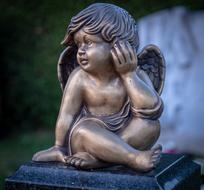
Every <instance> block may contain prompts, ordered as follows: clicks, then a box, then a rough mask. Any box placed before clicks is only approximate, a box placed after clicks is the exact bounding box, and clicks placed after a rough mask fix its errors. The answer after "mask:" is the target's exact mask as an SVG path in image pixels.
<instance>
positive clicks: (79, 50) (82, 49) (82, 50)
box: [78, 47, 86, 56]
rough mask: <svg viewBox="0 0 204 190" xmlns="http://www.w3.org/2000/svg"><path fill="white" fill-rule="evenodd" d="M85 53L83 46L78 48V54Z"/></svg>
mask: <svg viewBox="0 0 204 190" xmlns="http://www.w3.org/2000/svg"><path fill="white" fill-rule="evenodd" d="M85 53H86V51H85V48H84V47H81V48H79V49H78V54H79V56H82V55H84V54H85Z"/></svg>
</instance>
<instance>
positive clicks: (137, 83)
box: [33, 3, 165, 171]
mask: <svg viewBox="0 0 204 190" xmlns="http://www.w3.org/2000/svg"><path fill="white" fill-rule="evenodd" d="M62 44H64V45H65V46H66V48H65V50H64V51H63V52H62V54H61V56H60V58H59V62H58V77H59V80H60V84H61V87H62V90H63V98H62V103H61V108H60V111H59V116H58V119H57V123H56V130H55V139H56V140H55V145H54V146H53V147H51V148H50V149H48V150H44V151H40V152H38V153H36V154H35V155H34V156H33V161H60V162H64V163H67V164H69V165H72V166H74V167H76V168H79V169H93V168H100V167H106V166H109V165H111V164H123V165H126V166H129V167H131V168H133V169H135V170H139V171H148V170H151V169H152V168H153V167H155V166H156V164H157V163H158V162H159V159H160V154H161V151H162V147H161V145H155V146H153V145H154V144H155V142H156V141H157V139H158V137H159V134H160V123H159V120H158V119H159V117H160V115H161V113H162V111H163V103H162V100H161V98H160V96H159V95H160V94H161V92H162V89H163V84H164V78H165V61H164V58H163V56H162V54H161V52H160V50H159V48H158V47H156V46H154V45H148V46H146V47H145V48H144V49H143V50H142V51H141V52H140V53H137V49H138V45H139V38H138V32H137V25H136V23H135V20H134V19H133V18H132V17H131V16H130V15H129V13H128V12H127V11H125V10H124V9H122V8H120V7H117V6H115V5H111V4H104V3H96V4H93V5H90V6H89V7H87V8H86V9H84V10H82V11H81V12H80V13H78V14H77V15H76V16H74V17H73V18H72V19H71V22H70V24H69V26H68V31H67V33H66V36H65V39H64V40H63V42H62Z"/></svg>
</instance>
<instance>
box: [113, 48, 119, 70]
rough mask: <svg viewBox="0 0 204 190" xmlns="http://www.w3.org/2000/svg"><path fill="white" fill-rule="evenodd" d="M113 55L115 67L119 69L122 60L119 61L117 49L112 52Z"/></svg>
mask: <svg viewBox="0 0 204 190" xmlns="http://www.w3.org/2000/svg"><path fill="white" fill-rule="evenodd" d="M111 54H112V57H113V61H114V64H115V66H116V67H119V66H120V65H121V63H120V60H119V59H118V55H117V54H116V52H115V49H112V50H111Z"/></svg>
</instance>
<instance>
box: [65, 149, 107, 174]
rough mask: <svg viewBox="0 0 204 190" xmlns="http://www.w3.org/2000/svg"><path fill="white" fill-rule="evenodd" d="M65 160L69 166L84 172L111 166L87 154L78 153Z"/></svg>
mask: <svg viewBox="0 0 204 190" xmlns="http://www.w3.org/2000/svg"><path fill="white" fill-rule="evenodd" d="M65 160H66V163H67V164H68V165H71V166H73V167H75V168H77V169H82V170H87V169H96V168H101V167H107V166H110V164H108V163H105V162H102V161H99V160H98V159H96V158H95V157H93V156H92V155H91V154H89V153H87V152H78V153H76V154H74V155H72V156H67V157H65Z"/></svg>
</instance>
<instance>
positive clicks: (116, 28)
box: [62, 3, 139, 50]
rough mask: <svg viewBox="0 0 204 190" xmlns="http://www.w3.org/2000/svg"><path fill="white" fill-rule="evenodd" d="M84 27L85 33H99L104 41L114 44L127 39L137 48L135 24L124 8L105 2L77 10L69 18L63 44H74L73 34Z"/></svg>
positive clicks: (137, 39)
mask: <svg viewBox="0 0 204 190" xmlns="http://www.w3.org/2000/svg"><path fill="white" fill-rule="evenodd" d="M82 28H84V31H85V32H86V33H87V34H91V35H94V34H100V35H101V36H102V38H103V40H104V41H106V42H108V43H111V44H114V43H116V42H117V41H128V42H129V43H130V44H131V45H132V46H133V47H135V49H136V50H137V49H138V46H139V38H138V31H137V25H136V22H135V20H134V19H133V18H132V16H131V15H130V14H129V13H128V12H127V11H125V10H124V9H122V8H120V7H118V6H115V5H112V4H107V3H95V4H92V5H90V6H89V7H87V8H85V9H84V10H82V11H81V12H79V13H78V14H77V15H76V16H74V17H73V18H72V19H71V22H70V24H69V26H68V29H67V34H66V36H65V39H64V40H63V41H62V44H63V45H66V46H73V45H74V39H73V38H74V34H75V33H76V32H77V31H79V30H80V29H82Z"/></svg>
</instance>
